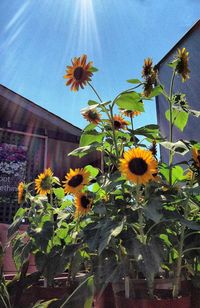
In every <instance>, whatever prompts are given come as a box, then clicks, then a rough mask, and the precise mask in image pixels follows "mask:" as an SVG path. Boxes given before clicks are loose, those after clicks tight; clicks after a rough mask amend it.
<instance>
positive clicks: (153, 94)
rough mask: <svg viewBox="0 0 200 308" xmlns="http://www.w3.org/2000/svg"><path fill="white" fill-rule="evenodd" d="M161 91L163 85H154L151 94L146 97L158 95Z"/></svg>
mask: <svg viewBox="0 0 200 308" xmlns="http://www.w3.org/2000/svg"><path fill="white" fill-rule="evenodd" d="M162 93H163V86H161V85H158V86H156V87H155V88H154V89H153V90H152V91H151V94H150V95H149V96H148V99H150V98H152V97H155V96H158V95H160V94H162Z"/></svg>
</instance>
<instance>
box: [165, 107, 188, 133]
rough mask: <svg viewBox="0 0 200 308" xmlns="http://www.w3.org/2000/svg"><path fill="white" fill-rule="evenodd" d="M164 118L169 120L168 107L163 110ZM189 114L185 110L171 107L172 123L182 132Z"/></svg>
mask: <svg viewBox="0 0 200 308" xmlns="http://www.w3.org/2000/svg"><path fill="white" fill-rule="evenodd" d="M165 117H166V119H167V120H168V121H169V122H170V111H169V109H168V110H167V111H166V112H165ZM188 117H189V114H188V112H185V111H179V110H177V109H173V111H172V123H173V124H174V125H175V126H176V127H177V128H178V129H179V130H180V131H181V132H182V131H183V130H184V128H185V126H186V124H187V122H188Z"/></svg>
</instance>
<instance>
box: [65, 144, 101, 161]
mask: <svg viewBox="0 0 200 308" xmlns="http://www.w3.org/2000/svg"><path fill="white" fill-rule="evenodd" d="M100 146H101V144H100V143H98V142H94V143H93V144H91V145H88V146H84V147H79V148H77V149H75V150H73V151H72V152H70V153H69V154H68V156H71V155H72V156H78V157H80V158H81V157H83V156H85V155H87V154H88V153H90V152H93V151H96V150H98V148H99V147H100Z"/></svg>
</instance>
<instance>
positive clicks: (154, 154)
mask: <svg viewBox="0 0 200 308" xmlns="http://www.w3.org/2000/svg"><path fill="white" fill-rule="evenodd" d="M149 151H151V153H152V154H153V156H154V157H156V155H157V144H156V140H153V141H152V144H151V146H150V148H149Z"/></svg>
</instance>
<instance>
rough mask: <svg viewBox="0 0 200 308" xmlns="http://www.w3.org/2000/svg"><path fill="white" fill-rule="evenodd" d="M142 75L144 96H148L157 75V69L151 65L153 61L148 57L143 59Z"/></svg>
mask: <svg viewBox="0 0 200 308" xmlns="http://www.w3.org/2000/svg"><path fill="white" fill-rule="evenodd" d="M142 77H143V78H144V84H143V87H144V96H146V97H148V96H149V95H150V94H151V92H152V90H153V86H154V85H155V83H156V77H157V69H156V68H155V66H154V67H153V61H152V59H150V58H147V59H145V60H144V65H143V70H142Z"/></svg>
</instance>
